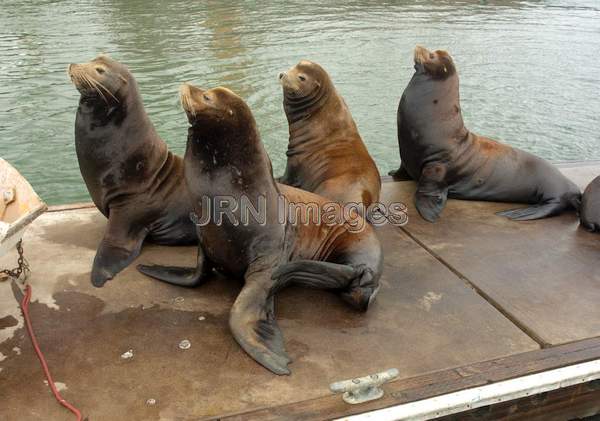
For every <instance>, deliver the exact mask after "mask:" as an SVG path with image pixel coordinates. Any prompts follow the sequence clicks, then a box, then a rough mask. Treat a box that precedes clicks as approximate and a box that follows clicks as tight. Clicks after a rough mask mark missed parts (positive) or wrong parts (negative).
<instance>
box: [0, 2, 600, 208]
mask: <svg viewBox="0 0 600 421" xmlns="http://www.w3.org/2000/svg"><path fill="white" fill-rule="evenodd" d="M265 3H266V2H265ZM308 3H309V2H289V1H286V2H268V4H262V2H261V3H258V2H257V3H254V2H231V1H229V2H199V1H190V0H185V1H183V0H181V1H178V0H173V1H156V0H155V1H137V0H100V1H99V0H80V1H39V0H29V1H24V0H21V1H13V0H3V1H2V2H1V5H0V156H2V157H4V158H5V159H7V160H9V161H10V162H11V163H13V164H14V165H15V166H16V167H17V168H18V169H19V170H20V171H21V172H22V173H23V174H24V175H25V176H26V177H27V178H28V179H29V181H30V182H31V183H32V184H33V186H34V188H35V189H36V190H37V191H38V193H39V194H40V195H41V196H42V197H43V198H44V199H45V200H46V201H47V202H48V203H50V204H58V203H67V202H73V201H83V200H88V199H89V196H88V194H87V191H86V189H85V186H84V184H83V180H82V179H81V176H80V174H79V168H78V165H77V160H76V157H75V150H74V139H73V138H74V136H73V124H74V119H75V111H76V108H77V101H78V94H77V92H76V91H75V89H74V88H73V87H72V85H71V84H70V82H69V80H68V77H67V75H66V71H65V69H66V66H67V64H68V63H70V62H82V61H88V60H89V59H91V58H93V57H94V56H95V55H96V54H97V53H100V52H106V53H109V54H111V55H112V56H113V57H114V58H116V59H118V60H120V61H122V62H124V63H126V64H127V65H129V67H130V69H131V70H132V71H133V73H134V75H135V76H136V77H137V80H138V82H139V84H140V88H141V92H142V95H143V98H144V103H145V105H146V108H147V111H148V113H149V114H150V116H151V118H152V120H153V122H154V124H155V125H156V127H157V129H158V132H159V133H160V135H161V136H162V137H163V138H164V139H165V140H166V141H167V142H168V144H169V145H170V147H171V148H172V150H173V151H175V152H176V153H182V152H183V149H184V144H185V136H186V119H185V116H184V114H183V112H182V111H181V109H180V106H179V104H178V98H177V91H178V86H179V84H180V83H181V82H183V81H191V82H193V83H197V84H200V85H202V86H206V87H212V86H216V85H225V86H228V87H230V88H231V89H233V90H235V91H236V92H238V93H239V94H241V95H242V96H243V97H244V98H245V99H246V100H247V102H248V103H249V104H250V106H251V108H252V110H253V111H254V113H255V116H256V120H257V121H258V124H259V128H260V131H261V133H262V138H263V141H264V142H265V144H266V146H267V150H268V151H269V154H270V156H271V159H272V160H273V164H274V169H275V173H276V174H280V173H282V172H283V169H284V166H285V150H286V145H287V122H286V119H285V115H284V113H283V108H282V105H281V102H282V97H281V89H280V87H279V84H278V82H277V73H278V72H279V71H281V70H285V69H287V68H288V67H290V66H292V65H293V64H295V63H296V62H298V61H299V60H300V59H302V58H307V59H310V60H314V61H317V62H319V63H320V64H322V65H323V66H324V67H325V69H327V70H328V72H329V73H330V75H331V77H332V78H333V81H334V83H335V84H336V86H337V88H338V90H339V91H340V92H341V94H342V95H343V96H344V98H345V99H346V102H347V103H348V106H349V107H350V110H351V111H352V114H353V116H354V118H355V120H356V122H357V124H358V127H359V129H360V132H361V134H362V136H363V139H364V140H365V142H366V144H367V146H368V148H369V150H370V152H371V154H372V155H373V156H374V158H375V160H376V161H377V164H378V166H379V169H380V171H381V172H382V173H387V171H388V170H389V169H392V168H396V167H397V166H398V162H399V156H398V147H397V140H396V107H397V104H398V100H399V98H400V95H401V93H402V91H403V89H404V87H405V86H406V84H407V83H408V81H409V79H410V77H411V75H412V61H411V57H412V49H413V47H414V46H415V44H417V43H421V44H423V45H425V46H428V47H431V48H446V49H449V51H450V52H451V53H452V54H453V55H454V57H455V61H456V63H457V66H458V69H459V73H460V76H461V93H462V107H463V112H464V117H465V119H466V122H467V124H468V126H469V127H470V128H471V129H472V130H474V131H477V132H479V133H481V134H485V135H487V136H490V137H494V138H498V139H502V140H503V141H505V142H507V143H510V144H512V145H516V146H518V147H521V148H523V149H526V150H529V151H532V152H534V153H536V154H539V155H541V156H543V157H545V158H547V159H550V160H555V161H565V160H587V159H600V124H599V123H600V117H599V116H600V99H599V98H598V94H599V93H600V54H599V53H600V1H596V0H589V1H579V2H576V1H568V0H564V1H543V2H523V1H507V0H505V1H496V2H494V1H489V2H444V1H421V2H412V1H411V2H409V1H401V2H374V1H371V2H367V1H362V2H353V1H349V2H339V4H336V3H334V2H329V1H321V2H319V3H318V4H308Z"/></svg>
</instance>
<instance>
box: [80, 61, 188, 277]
mask: <svg viewBox="0 0 600 421" xmlns="http://www.w3.org/2000/svg"><path fill="white" fill-rule="evenodd" d="M68 72H69V76H70V77H71V81H72V82H73V84H74V85H75V87H76V88H77V90H78V91H79V92H80V94H81V98H80V100H79V108H78V109H77V118H76V119H75V149H76V151H77V158H78V160H79V168H80V170H81V175H82V176H83V179H84V181H85V184H86V186H87V188H88V191H89V193H90V196H91V197H92V200H93V201H94V203H95V204H96V206H97V207H98V209H99V210H100V212H102V213H103V214H104V216H106V217H107V218H108V226H107V228H106V232H105V234H104V238H103V239H102V242H101V243H100V246H99V247H98V251H97V253H96V257H95V258H94V264H93V267H92V275H91V277H92V283H93V284H94V285H95V286H97V287H100V286H102V285H104V283H105V282H106V281H107V280H109V279H112V278H113V277H114V276H115V275H116V274H117V273H118V272H119V271H121V270H122V269H124V268H125V267H126V266H127V265H129V264H130V263H131V262H132V261H133V260H134V259H135V258H136V257H137V255H138V254H139V252H140V248H141V246H142V242H143V241H144V239H145V238H148V239H149V240H151V241H153V242H155V243H158V244H167V245H172V244H191V243H195V242H197V235H196V227H195V226H194V224H193V223H192V222H191V221H190V219H189V214H190V212H191V210H192V206H191V201H190V199H189V197H188V194H187V191H186V187H185V181H184V173H183V160H182V158H181V157H178V156H176V155H173V154H172V153H171V152H169V151H168V149H167V145H166V144H165V142H164V141H163V140H162V139H161V138H160V137H159V136H158V134H157V133H156V130H155V129H154V126H153V125H152V123H151V122H150V119H149V118H148V115H147V114H146V111H145V110H144V105H143V103H142V99H141V97H140V94H139V92H138V87H137V83H136V81H135V79H134V77H133V75H132V74H131V73H130V72H129V70H128V69H127V67H125V66H124V65H123V64H121V63H118V62H117V61H115V60H112V59H111V58H109V57H108V56H105V55H101V56H99V57H97V58H95V59H94V60H92V61H90V62H88V63H82V64H71V65H70V66H69V69H68Z"/></svg>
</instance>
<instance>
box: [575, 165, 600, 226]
mask: <svg viewBox="0 0 600 421" xmlns="http://www.w3.org/2000/svg"><path fill="white" fill-rule="evenodd" d="M579 218H580V220H581V225H583V226H584V228H585V229H587V230H589V231H600V176H598V177H596V178H594V179H593V180H592V182H591V183H590V184H588V186H587V187H586V188H585V191H584V192H583V198H582V199H581V209H580V211H579Z"/></svg>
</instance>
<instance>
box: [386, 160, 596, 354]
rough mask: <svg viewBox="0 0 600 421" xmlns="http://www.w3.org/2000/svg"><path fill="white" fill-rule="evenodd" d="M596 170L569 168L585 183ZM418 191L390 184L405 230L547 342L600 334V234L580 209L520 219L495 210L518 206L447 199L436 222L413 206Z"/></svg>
mask: <svg viewBox="0 0 600 421" xmlns="http://www.w3.org/2000/svg"><path fill="white" fill-rule="evenodd" d="M593 168H595V167H593ZM593 168H592V169H591V170H590V169H589V168H587V169H585V171H584V170H575V169H564V171H565V172H567V174H568V173H569V172H572V175H573V178H574V179H576V180H577V182H578V183H579V184H581V185H585V184H586V182H587V181H588V179H589V178H591V177H592V176H593V174H594V173H595V171H596V170H594V169H593ZM597 171H600V169H597ZM414 190H415V183H413V182H401V183H384V187H383V198H384V202H386V201H401V202H403V203H406V204H407V206H408V208H409V223H408V225H407V226H405V227H404V229H405V230H406V231H407V232H408V233H409V234H410V235H411V236H413V237H414V238H415V239H416V240H417V241H419V242H421V243H422V244H423V245H424V246H425V247H426V248H428V249H429V250H430V251H431V253H432V254H434V255H436V256H437V257H438V258H439V259H440V260H441V261H443V262H445V263H446V264H447V265H448V266H449V267H451V268H453V269H454V270H456V272H457V273H459V274H461V275H462V276H464V277H465V278H467V279H468V281H469V282H471V283H472V284H473V285H474V287H475V288H478V289H480V290H481V292H482V294H483V295H484V296H486V297H488V299H489V300H490V302H493V303H494V304H495V305H497V306H498V307H499V308H502V309H503V311H505V312H506V313H507V314H508V315H509V317H511V318H512V319H513V320H514V321H515V323H516V324H518V325H521V326H524V329H525V330H530V334H531V336H532V337H534V338H536V339H537V340H538V341H539V342H540V343H541V344H542V345H544V346H549V345H555V344H560V343H565V342H569V341H575V340H579V339H584V338H589V337H594V336H599V335H600V305H598V303H600V236H599V235H598V234H591V233H588V232H586V231H585V230H583V229H581V228H580V227H579V221H578V218H577V215H576V214H575V212H571V213H567V214H563V215H561V216H558V217H554V218H547V219H543V220H538V221H527V222H514V221H510V220H508V219H506V218H503V217H500V216H496V215H495V212H498V211H500V210H505V209H510V208H512V207H515V205H511V204H502V203H489V202H488V203H486V202H474V201H461V200H449V201H448V204H447V206H446V209H445V210H444V212H443V213H442V215H441V217H440V219H439V220H438V221H437V222H436V223H435V224H430V223H428V222H427V221H425V220H423V219H422V218H421V217H420V216H419V215H418V213H417V211H416V209H415V208H414V205H413V194H414ZM516 206H519V205H516Z"/></svg>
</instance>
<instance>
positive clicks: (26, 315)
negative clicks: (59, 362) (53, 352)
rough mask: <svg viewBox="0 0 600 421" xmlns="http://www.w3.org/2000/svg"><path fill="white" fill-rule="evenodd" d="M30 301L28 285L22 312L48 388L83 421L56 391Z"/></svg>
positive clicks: (78, 413) (79, 413)
mask: <svg viewBox="0 0 600 421" xmlns="http://www.w3.org/2000/svg"><path fill="white" fill-rule="evenodd" d="M30 299H31V286H29V285H27V286H26V287H25V296H24V297H23V301H21V310H22V311H23V317H24V318H25V324H26V325H27V332H29V338H31V343H32V345H33V349H34V350H35V353H36V354H37V357H38V359H39V360H40V363H41V364H42V368H43V369H44V374H45V375H46V380H48V386H50V389H52V393H53V394H54V397H55V398H56V400H57V401H58V403H60V404H61V405H62V406H64V407H65V408H67V409H68V410H69V411H71V412H72V413H73V414H75V415H76V416H77V421H81V412H79V409H77V408H75V407H74V406H73V405H71V404H70V403H69V402H67V401H66V400H64V398H63V397H62V396H61V395H60V393H59V392H58V389H56V386H55V385H54V381H53V380H52V376H51V375H50V370H49V369H48V364H46V359H45V358H44V354H42V351H41V349H40V346H39V345H38V342H37V339H36V338H35V334H34V333H33V328H32V327H31V320H30V318H29V300H30Z"/></svg>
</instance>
